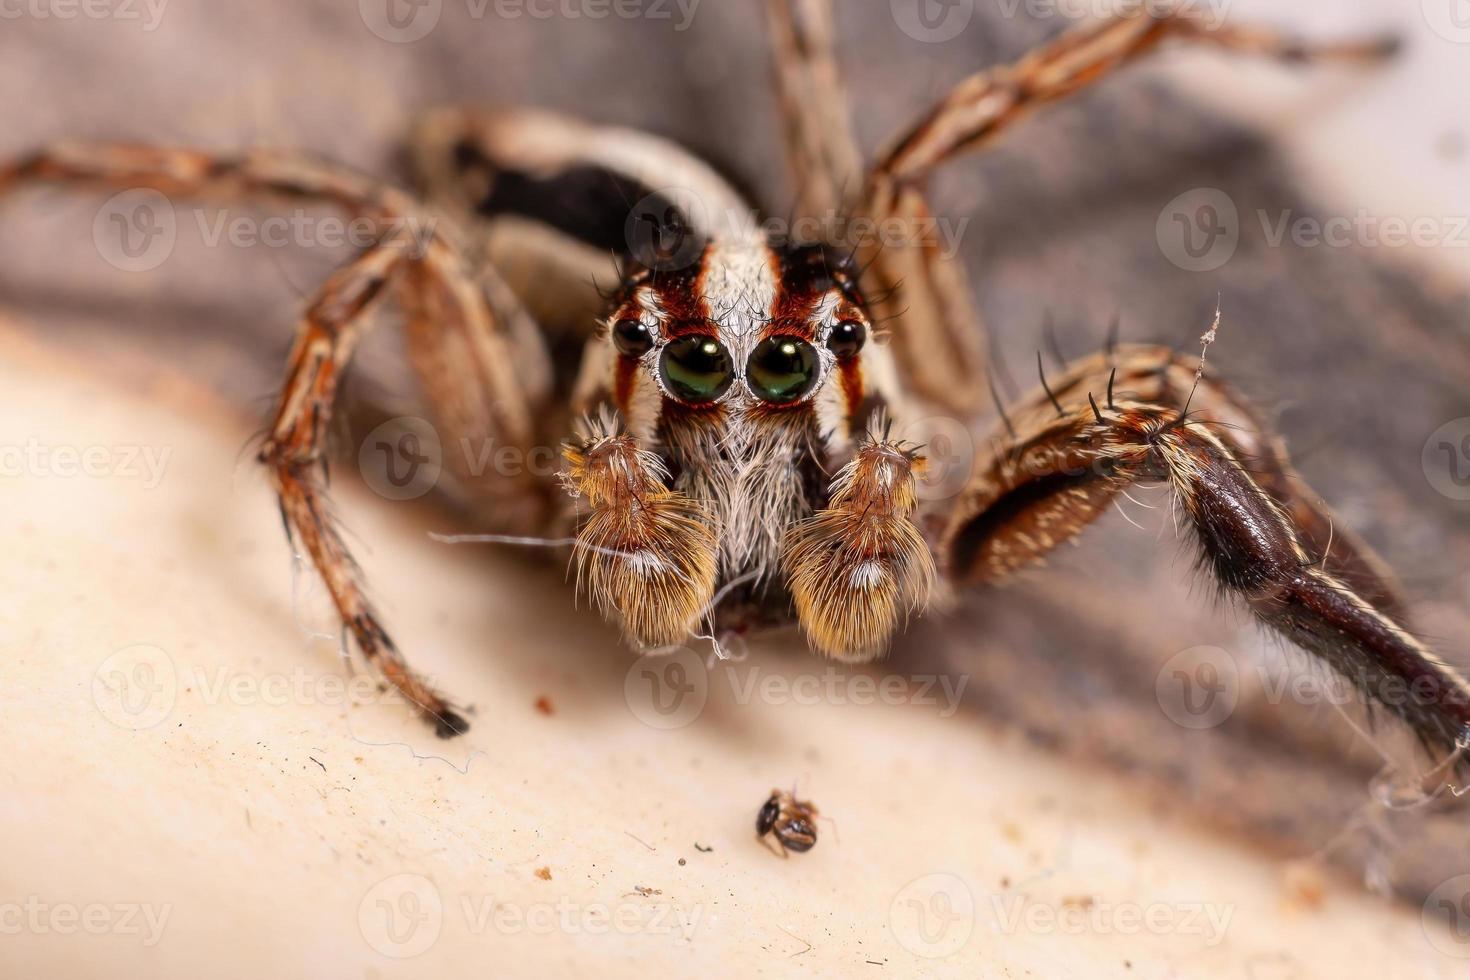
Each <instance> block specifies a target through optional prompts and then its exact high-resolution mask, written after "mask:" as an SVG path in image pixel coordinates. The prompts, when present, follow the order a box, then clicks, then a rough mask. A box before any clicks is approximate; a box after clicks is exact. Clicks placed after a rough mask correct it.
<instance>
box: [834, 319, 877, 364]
mask: <svg viewBox="0 0 1470 980" xmlns="http://www.w3.org/2000/svg"><path fill="white" fill-rule="evenodd" d="M867 339H868V328H867V327H865V326H863V325H862V324H861V323H859V322H858V321H856V320H838V321H837V323H836V324H834V325H833V327H832V332H831V333H830V334H828V335H827V349H828V350H830V351H831V352H832V353H834V354H836V355H837V356H838V357H852V356H853V355H854V354H856V353H857V352H858V351H860V350H862V349H863V343H864V342H866V341H867Z"/></svg>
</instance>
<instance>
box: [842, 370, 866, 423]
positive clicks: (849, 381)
mask: <svg viewBox="0 0 1470 980" xmlns="http://www.w3.org/2000/svg"><path fill="white" fill-rule="evenodd" d="M837 381H838V383H840V384H841V385H842V397H843V399H844V400H845V401H846V403H847V417H848V419H849V420H856V419H857V417H858V413H859V412H861V411H862V408H863V394H864V392H863V366H862V362H861V361H860V360H859V359H858V358H856V357H849V358H847V359H846V360H841V361H838V362H837Z"/></svg>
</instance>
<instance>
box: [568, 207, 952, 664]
mask: <svg viewBox="0 0 1470 980" xmlns="http://www.w3.org/2000/svg"><path fill="white" fill-rule="evenodd" d="M871 331H872V323H871V320H870V318H869V314H868V312H867V310H866V308H865V306H864V304H863V300H862V296H861V293H860V292H859V289H858V286H857V282H856V278H855V275H854V270H853V268H852V266H851V262H850V260H849V259H848V258H847V257H845V256H842V255H840V254H838V253H837V252H835V251H833V250H831V249H827V248H823V247H821V246H813V245H809V246H791V245H787V244H784V243H771V242H768V241H765V240H763V239H761V238H759V237H756V236H746V237H743V238H742V237H733V238H725V239H718V238H717V239H713V240H710V241H708V242H706V243H703V244H702V246H701V248H700V249H699V250H698V252H697V257H696V260H695V261H694V262H693V263H692V264H691V265H689V266H688V267H687V268H683V269H678V270H663V271H660V270H658V269H657V268H649V267H647V266H642V267H640V269H639V271H637V272H636V273H634V274H632V275H630V276H629V277H628V278H627V280H626V281H625V283H624V286H623V288H622V290H621V291H620V294H619V295H618V296H617V298H616V300H615V302H614V306H613V308H612V310H611V312H610V314H609V316H608V317H607V319H606V334H605V337H604V338H603V339H602V346H597V345H598V341H594V342H593V343H594V348H593V350H592V352H591V354H590V355H589V356H590V358H591V359H592V360H593V362H594V363H595V364H597V365H599V366H600V370H601V371H602V372H604V373H603V380H604V382H605V387H604V388H603V389H602V390H605V392H606V397H607V398H608V400H609V401H610V402H611V405H612V406H613V408H614V409H615V410H616V414H617V417H619V418H621V419H622V420H623V426H624V427H623V428H618V429H614V430H611V431H608V430H604V431H597V430H596V429H595V427H594V429H593V430H592V431H590V432H589V433H588V435H589V437H590V438H591V446H590V448H579V449H576V450H574V451H573V458H574V460H577V461H578V466H579V469H582V470H583V471H585V463H583V462H581V461H584V460H585V459H587V458H588V456H589V455H591V454H594V453H596V452H598V451H602V452H604V453H606V452H607V447H609V446H611V445H614V444H616V443H617V442H618V441H619V440H626V441H627V442H628V444H629V445H640V446H648V447H657V448H656V450H655V452H656V453H657V463H656V464H654V466H652V467H645V468H644V469H643V470H642V471H641V472H640V471H639V470H638V468H637V467H619V470H618V472H620V473H626V474H634V473H637V474H639V475H637V476H630V480H631V481H632V482H633V483H637V484H639V486H640V492H638V493H633V492H630V493H628V494H627V495H626V496H625V497H624V498H622V500H621V501H612V500H608V501H607V502H606V503H605V504H604V505H603V506H602V507H601V508H599V506H598V505H597V504H594V505H593V510H594V514H595V515H597V516H598V517H599V518H602V519H603V524H604V525H605V526H603V527H599V528H598V529H597V530H596V532H595V534H593V535H591V536H589V535H587V534H585V533H584V535H583V539H582V541H583V544H584V545H586V544H590V545H594V546H595V547H594V548H587V547H584V548H583V550H582V552H581V557H582V563H583V567H584V568H591V569H593V570H594V574H595V575H597V576H599V577H600V578H605V577H606V576H608V575H611V574H612V572H611V570H612V569H614V568H616V569H620V570H621V572H622V574H621V577H620V579H619V580H618V584H617V585H616V586H615V587H612V588H609V589H607V590H596V591H595V592H594V595H596V596H597V597H598V598H599V600H600V601H601V602H602V603H603V604H604V606H605V607H606V608H608V609H609V611H611V612H615V613H619V614H621V615H622V618H623V623H624V625H625V627H626V628H627V630H628V632H629V634H630V637H631V638H632V639H633V640H634V641H636V642H637V643H639V644H640V645H644V646H655V647H657V646H661V645H666V644H672V643H678V642H681V641H682V640H684V639H685V638H686V637H688V636H689V635H690V633H692V632H695V631H697V630H698V628H699V626H700V623H699V621H698V620H699V618H700V617H701V616H703V615H705V614H706V613H714V614H715V615H714V616H712V617H711V618H713V619H714V620H715V625H716V628H720V627H722V626H729V625H732V618H733V619H735V621H736V622H738V623H739V624H740V625H748V624H749V623H750V620H751V619H752V618H754V620H755V621H756V622H761V621H766V620H769V619H772V618H776V619H780V618H784V617H785V616H786V615H789V613H787V609H788V608H789V606H790V603H791V600H792V599H793V598H794V600H795V602H796V606H797V610H798V612H799V613H800V614H801V619H802V621H803V623H805V624H806V625H807V626H808V632H809V634H810V635H811V637H812V639H813V642H814V643H815V644H816V645H817V646H818V647H819V648H821V649H822V650H823V651H825V652H827V653H829V654H832V655H835V656H839V657H844V658H849V659H865V658H868V657H871V656H874V655H876V654H878V653H880V652H881V651H882V650H883V648H884V647H885V645H886V643H887V639H888V636H889V635H890V634H891V633H892V631H893V628H894V627H895V626H896V625H897V622H898V620H899V618H900V617H901V616H902V615H904V614H905V613H907V612H908V611H910V610H912V609H913V608H914V607H915V606H917V605H919V604H921V603H922V602H923V601H924V600H925V598H926V597H927V593H928V586H929V583H930V581H931V579H932V577H933V570H932V559H931V557H930V554H929V550H928V548H927V547H926V546H925V545H924V543H923V541H922V539H921V538H920V536H919V534H918V531H917V529H916V528H915V527H914V525H913V523H912V521H911V519H910V517H911V514H912V512H913V509H914V506H915V503H916V501H915V499H914V493H913V486H912V484H913V471H914V469H915V467H916V465H917V463H918V460H917V459H916V458H915V455H914V454H913V453H912V452H910V451H905V450H900V449H896V448H894V447H891V446H889V447H881V448H880V446H879V444H878V443H873V442H871V441H869V440H868V439H867V435H868V431H869V428H870V427H871V426H872V425H873V424H874V423H875V422H876V421H877V416H879V415H880V414H881V412H882V407H883V405H884V404H885V399H884V397H883V394H882V392H881V390H880V385H879V384H878V379H880V378H882V377H884V376H886V375H889V374H891V370H890V368H889V367H888V365H887V363H886V359H887V357H888V352H887V351H886V350H885V348H883V347H881V346H879V345H877V344H869V343H868V342H867V341H868V338H869V335H870V333H871ZM599 447H601V448H600V450H599ZM608 458H609V459H611V458H612V457H608ZM839 471H841V472H842V474H843V475H842V476H841V477H840V478H839V479H837V480H836V481H834V480H833V479H832V475H833V474H836V473H838V472H839ZM664 475H666V476H667V479H668V484H667V486H666V487H663V486H656V484H657V482H658V478H660V477H662V476H664ZM572 483H573V486H574V487H575V486H577V481H576V480H573V481H572ZM647 489H654V491H655V492H657V493H662V492H664V491H667V492H669V494H670V496H669V497H667V498H663V497H659V498H657V499H660V500H667V504H666V506H674V505H675V502H677V506H680V507H682V508H684V509H685V510H686V512H692V513H695V514H697V515H698V520H699V522H700V523H701V524H703V525H704V526H705V527H707V528H710V529H712V530H713V532H714V533H713V535H712V540H711V541H708V542H706V541H703V540H699V539H698V536H696V535H688V536H686V538H685V540H684V542H681V545H682V547H683V548H687V549H691V550H694V551H699V550H701V549H704V548H710V549H712V552H713V553H712V554H711V555H709V556H707V557H706V558H702V559H701V565H702V566H703V565H710V566H712V567H713V568H714V569H715V573H716V574H715V576H714V578H713V579H712V580H711V579H709V578H707V577H704V576H695V575H687V574H684V573H683V571H684V570H683V569H680V568H675V567H673V566H671V565H668V564H667V562H665V561H662V560H660V559H659V557H658V554H657V552H656V551H655V550H654V549H653V548H652V547H651V544H652V542H653V541H654V539H653V538H651V537H649V536H648V535H647V533H646V525H647V521H646V520H644V519H643V518H644V514H645V513H646V511H647V509H648V504H647V493H646V492H643V491H644V490H647ZM620 506H621V507H623V508H624V513H623V515H622V518H621V520H619V521H617V522H616V524H608V523H607V522H606V515H607V514H609V513H611V512H614V511H616V509H617V508H618V507H620ZM609 530H611V531H612V532H613V533H609ZM727 583H730V584H732V586H733V587H732V593H733V594H732V595H730V596H727V598H726V600H725V601H723V602H722V603H720V605H719V608H718V609H714V610H711V609H709V608H707V607H708V605H709V603H710V600H711V598H712V596H713V591H714V589H715V588H717V587H719V586H721V585H724V584H727ZM650 589H652V590H656V591H659V592H661V593H665V594H667V593H671V592H673V593H682V595H681V597H680V600H679V601H675V602H668V601H664V602H661V603H660V604H659V605H658V613H659V614H657V615H652V616H647V615H641V614H635V615H631V616H630V615H628V609H635V610H639V611H640V612H641V610H643V608H644V603H643V602H642V601H641V600H640V599H639V598H638V593H640V592H642V591H645V590H650ZM848 594H850V597H847V598H844V596H847V595H848ZM732 600H733V601H732ZM625 607H628V608H625ZM829 607H831V608H829Z"/></svg>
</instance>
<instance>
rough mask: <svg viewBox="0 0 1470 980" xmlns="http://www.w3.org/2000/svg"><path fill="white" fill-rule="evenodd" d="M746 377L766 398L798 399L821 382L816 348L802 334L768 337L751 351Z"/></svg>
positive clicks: (791, 400)
mask: <svg viewBox="0 0 1470 980" xmlns="http://www.w3.org/2000/svg"><path fill="white" fill-rule="evenodd" d="M745 377H746V380H747V381H748V382H749V383H750V390H751V391H753V392H755V393H756V395H757V396H759V397H760V398H761V399H762V400H763V401H768V402H775V403H776V404H778V405H783V404H786V403H787V402H794V401H798V400H799V399H801V398H803V397H805V395H806V394H807V392H809V391H811V390H812V387H813V386H814V385H815V384H816V383H817V351H816V348H814V347H812V345H811V344H809V343H807V342H806V341H804V340H802V339H801V338H800V337H767V338H766V339H765V340H763V341H761V343H760V346H758V347H756V349H755V350H753V351H751V353H750V361H749V363H747V364H746V365H745Z"/></svg>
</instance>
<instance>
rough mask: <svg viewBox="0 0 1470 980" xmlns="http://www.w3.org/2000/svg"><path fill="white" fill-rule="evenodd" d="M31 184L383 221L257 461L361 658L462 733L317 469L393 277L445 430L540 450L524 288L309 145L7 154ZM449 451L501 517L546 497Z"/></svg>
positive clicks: (292, 376)
mask: <svg viewBox="0 0 1470 980" xmlns="http://www.w3.org/2000/svg"><path fill="white" fill-rule="evenodd" d="M30 183H48V184H61V185H69V186H78V187H83V188H88V187H90V188H101V189H114V190H116V189H125V188H136V187H148V188H153V189H155V190H158V191H159V192H161V193H163V194H165V195H166V196H169V197H172V198H175V199H190V198H191V199H195V200H206V201H209V202H211V203H222V202H229V201H236V200H252V201H254V200H260V199H265V200H276V201H295V202H301V201H312V202H318V203H323V204H328V205H334V206H336V207H338V208H340V209H342V210H344V211H346V212H347V213H349V214H352V215H357V216H364V217H368V218H371V219H373V220H375V221H377V222H378V223H379V224H380V225H381V227H382V229H383V231H382V232H381V237H380V238H379V241H378V243H377V244H376V245H374V246H373V247H371V248H369V249H367V250H366V251H365V252H363V253H362V254H361V255H359V256H358V257H357V258H355V259H354V260H352V261H351V262H350V263H348V264H347V265H345V266H344V267H343V268H342V269H340V270H338V271H337V272H336V273H335V274H334V275H333V276H332V277H331V278H330V279H329V280H328V281H327V282H326V283H325V284H324V285H323V286H322V288H321V289H320V290H319V291H318V292H317V294H316V296H315V297H314V298H313V300H312V302H311V303H310V305H309V306H308V308H307V311H306V313H305V315H304V318H303V320H302V322H301V324H300V326H299V327H298V331H297V339H296V344H295V347H294V349H293V352H292V355H291V359H290V362H289V375H288V378H287V381H286V384H285V387H284V389H283V391H282V393H281V395H280V398H279V401H278V403H277V410H276V415H275V419H274V421H273V423H272V425H271V428H270V432H269V435H268V437H267V440H266V442H265V445H264V447H263V449H262V450H261V453H260V458H261V461H262V462H263V463H265V464H266V465H267V466H268V467H269V469H270V472H271V476H272V479H273V481H274V482H275V485H276V489H277V492H278V494H279V497H280V502H281V509H282V513H283V515H284V517H285V520H286V524H287V530H288V533H290V534H291V535H292V537H293V538H294V539H297V540H298V541H299V543H300V545H301V546H302V547H304V549H305V551H306V552H307V553H308V554H309V555H310V556H311V558H312V561H313V563H314V564H315V566H316V568H317V571H318V572H319V574H321V576H322V578H323V580H324V581H325V583H326V585H327V587H328V590H329V592H330V594H331V596H332V600H333V603H334V605H335V606H336V608H337V611H338V614H339V615H340V616H341V618H342V621H343V624H344V625H345V626H346V627H347V628H348V630H349V631H350V632H351V634H352V636H353V638H354V640H355V642H356V643H357V645H358V647H359V648H360V649H361V650H362V652H363V655H364V656H365V657H366V658H367V659H368V660H369V661H371V662H372V663H374V664H375V665H376V666H377V667H378V668H379V669H381V670H382V671H383V673H384V675H385V676H386V677H387V678H388V679H389V680H390V681H391V682H392V683H393V684H394V686H395V687H397V688H398V689H399V690H400V691H402V692H403V693H404V694H405V695H406V696H407V697H408V698H409V699H410V700H411V701H412V702H413V703H414V704H416V705H417V706H418V707H419V708H420V709H421V711H422V712H423V713H424V714H425V715H426V716H427V717H428V718H429V719H430V720H431V721H433V722H434V723H435V725H436V727H437V729H438V731H439V733H440V734H441V735H446V736H447V735H453V734H457V733H458V732H461V731H463V730H464V729H465V728H466V727H467V726H466V724H465V721H464V719H462V718H461V717H460V716H459V715H458V714H456V713H455V712H453V711H452V710H450V708H449V707H448V705H447V704H446V702H445V701H444V699H443V698H442V697H440V696H439V695H438V694H437V693H435V692H434V691H433V690H432V689H431V688H430V687H429V686H428V685H427V684H425V683H424V682H423V681H422V680H421V679H420V678H418V677H417V675H415V674H414V673H413V671H411V670H410V669H409V668H408V666H407V665H406V664H405V663H404V661H403V659H402V657H401V656H400V654H399V653H398V651H397V648H396V646H395V645H394V643H393V642H392V640H391V639H390V638H389V636H388V634H387V632H386V631H385V630H384V629H383V627H382V626H381V625H380V623H379V620H378V618H377V616H376V614H375V613H374V612H373V610H372V608H371V606H370V605H369V603H368V601H367V599H366V597H365V595H364V592H363V589H362V586H361V583H360V580H359V576H358V570H357V566H356V563H355V562H354V561H353V559H352V557H351V555H350V554H349V553H348V551H347V548H346V546H345V544H344V543H343V541H342V539H341V536H340V534H339V533H338V531H337V530H336V528H335V526H334V525H333V523H332V518H331V515H330V511H329V507H328V501H327V498H326V494H325V491H324V488H323V487H322V485H321V481H320V471H319V470H318V467H324V466H325V449H326V447H325V442H326V433H327V430H328V425H329V422H330V419H331V417H332V410H333V403H334V398H335V395H336V392H337V386H338V382H339V380H340V375H341V373H342V371H343V370H344V369H345V367H346V366H347V362H348V360H349V359H350V357H351V354H352V351H353V348H354V346H355V344H356V343H357V341H358V340H359V339H360V337H361V335H362V334H363V332H364V331H365V330H366V329H367V327H368V325H369V318H370V314H371V312H372V310H373V308H374V307H375V306H376V304H377V303H378V301H379V300H380V299H381V297H382V295H383V292H384V290H385V289H386V288H388V287H389V286H396V287H397V289H398V294H399V296H400V298H401V300H402V302H403V306H404V308H405V311H406V313H407V314H408V326H407V331H406V340H407V346H408V349H409V353H410V358H411V361H412V363H413V366H414V367H415V369H416V370H417V371H418V373H419V375H420V378H421V380H422V382H423V383H422V387H423V389H424V393H425V395H426V396H427V397H428V398H429V400H430V402H431V404H432V405H433V407H434V410H435V414H436V416H437V420H438V421H439V423H440V424H441V425H442V426H443V427H444V429H445V431H448V432H453V433H455V434H456V435H457V436H459V437H460V438H461V439H463V440H469V442H468V443H466V444H468V445H471V446H474V445H475V443H474V441H473V440H474V439H475V438H476V437H477V436H478V437H479V438H481V439H482V440H493V441H494V444H496V445H502V446H503V445H509V446H513V447H517V448H520V449H522V450H523V451H527V450H530V449H531V446H532V443H533V442H534V435H533V434H534V431H535V423H536V416H537V413H538V410H539V409H540V408H541V407H543V405H544V402H545V400H546V399H547V398H548V397H549V395H550V381H549V376H550V370H549V366H548V364H547V354H546V350H545V347H544V345H543V344H542V342H541V340H540V338H539V336H538V335H537V334H536V332H535V330H534V328H531V327H528V326H527V325H526V323H527V319H528V318H527V316H526V314H525V313H524V311H522V310H521V308H520V306H519V304H518V303H517V302H516V301H515V297H514V296H513V295H511V293H510V292H509V290H508V289H506V288H505V286H504V285H503V284H502V283H501V282H500V281H499V279H498V278H497V277H496V276H495V275H494V273H493V271H491V270H481V272H480V274H478V275H473V274H472V273H471V270H470V269H469V268H468V266H467V265H466V263H465V261H464V258H463V256H462V254H461V252H460V249H459V248H458V246H457V244H456V242H455V237H456V233H455V231H454V229H453V228H452V227H451V226H450V223H449V222H448V221H446V220H444V219H442V218H441V217H440V216H437V215H429V214H427V213H426V212H424V211H423V210H422V209H421V208H419V207H418V205H417V204H416V202H415V201H414V200H413V198H411V197H410V196H409V195H407V194H405V193H403V192H402V191H399V190H396V189H394V188H392V187H389V186H386V185H383V184H381V183H379V182H377V181H374V180H372V179H371V178H368V177H365V176H363V175H360V174H357V173H354V172H352V171H350V170H347V169H345V168H342V167H338V166H335V165H332V164H328V163H325V162H322V161H319V160H315V159H312V158H310V157H307V156H304V155H301V154H296V153H284V152H275V151H252V152H249V153H244V154H239V155H233V156H221V155H217V154H213V153H209V152H206V151H200V150H192V149H182V148H158V147H145V146H137V145H131V144H110V143H73V144H64V145H58V146H55V147H51V148H48V149H44V150H42V151H39V152H37V153H34V154H32V155H30V156H28V157H25V158H22V159H21V160H19V161H16V162H12V163H9V164H0V193H4V192H6V191H9V190H14V189H17V188H18V187H20V186H23V185H25V184H30ZM481 444H482V445H489V444H490V443H489V442H482V443H481ZM446 456H447V459H446V462H447V463H448V464H449V465H450V466H451V467H454V468H456V469H457V471H458V473H459V475H460V477H461V480H462V482H463V483H464V485H465V487H466V489H468V490H472V491H474V492H475V493H474V494H472V495H471V496H473V497H475V498H478V497H482V496H485V497H489V498H491V499H492V500H493V502H494V503H495V504H496V506H495V509H494V511H495V512H494V515H493V516H495V517H496V518H499V519H506V520H510V521H517V517H516V515H515V514H513V513H510V512H511V511H513V510H514V509H515V507H516V506H517V505H518V503H519V502H522V501H524V502H528V503H529V504H530V506H532V507H539V506H540V501H539V500H538V499H537V497H536V494H535V490H534V487H533V484H534V482H535V480H534V474H533V473H531V472H529V471H527V470H526V469H525V468H518V470H517V472H516V473H514V474H506V475H504V476H501V475H499V474H496V473H495V472H493V469H479V468H478V467H477V466H475V465H474V461H473V460H472V458H471V454H469V453H465V454H457V453H453V452H450V453H446ZM460 464H464V465H460ZM477 469H479V471H478V472H476V470H477ZM529 519H533V518H528V520H529Z"/></svg>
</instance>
